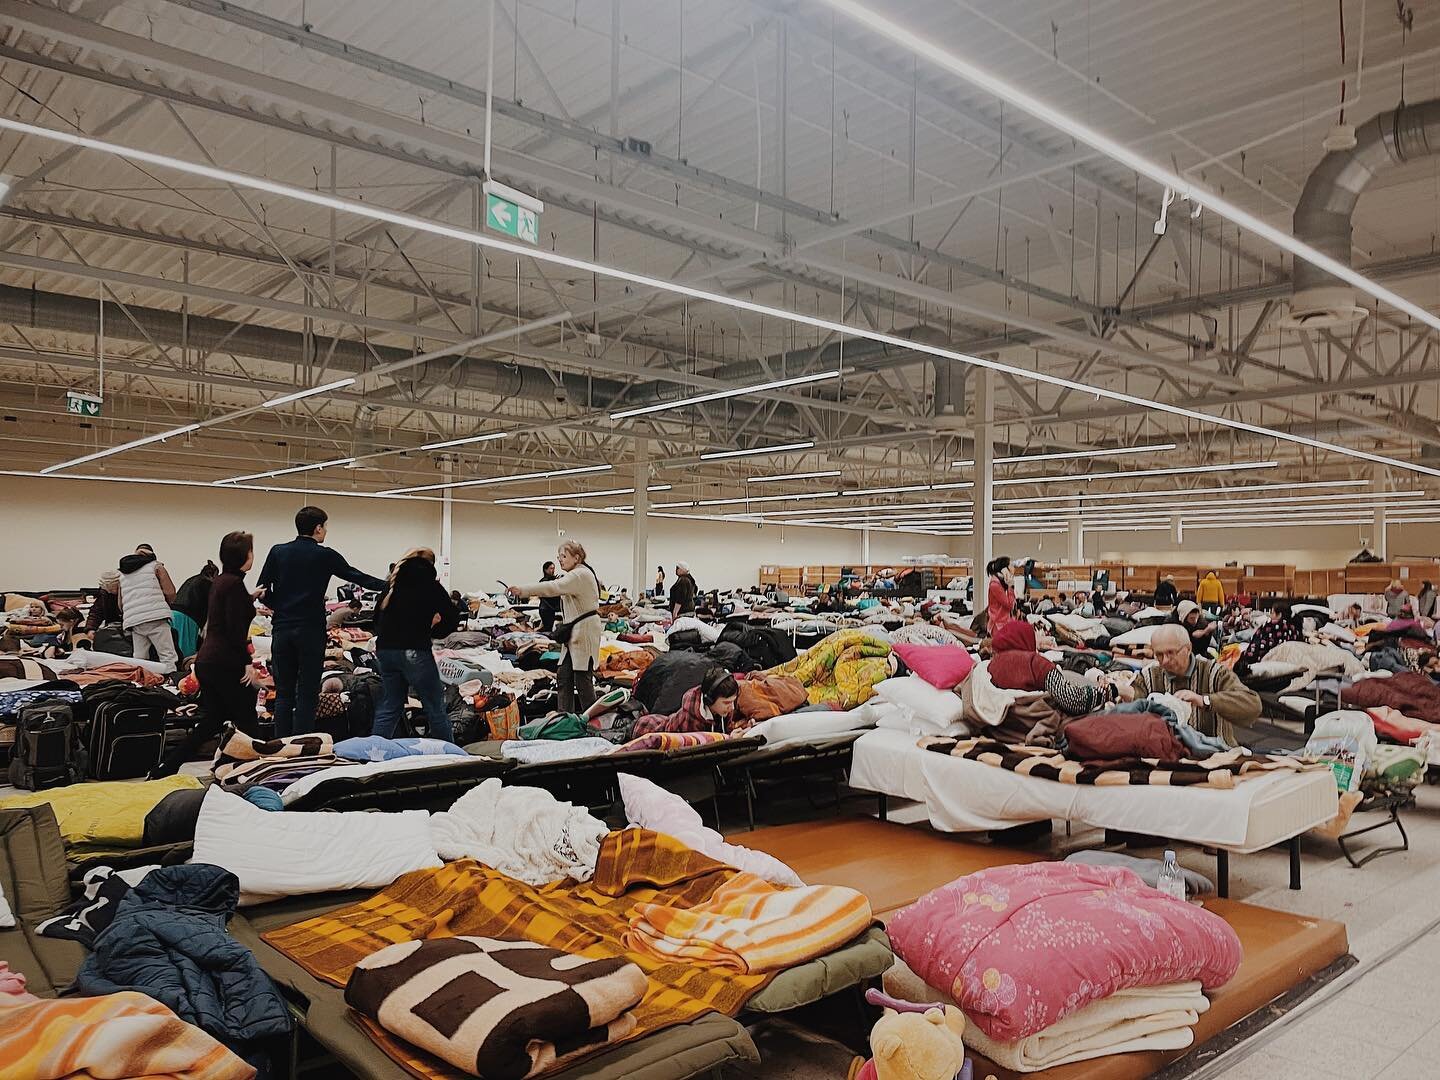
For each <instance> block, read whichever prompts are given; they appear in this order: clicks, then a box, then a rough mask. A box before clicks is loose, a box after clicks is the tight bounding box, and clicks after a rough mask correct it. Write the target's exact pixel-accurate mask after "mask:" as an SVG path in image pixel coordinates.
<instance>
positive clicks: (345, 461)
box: [212, 457, 355, 484]
mask: <svg viewBox="0 0 1440 1080" xmlns="http://www.w3.org/2000/svg"><path fill="white" fill-rule="evenodd" d="M354 460H355V459H354V458H353V457H342V458H335V459H334V460H333V461H316V462H314V463H312V464H310V465H291V466H290V467H289V468H288V469H271V470H270V471H269V472H257V473H248V474H246V475H245V476H230V477H226V478H225V479H224V480H214V481H212V483H215V484H238V483H239V482H240V481H242V480H264V479H265V478H266V477H269V476H289V475H290V474H291V473H298V472H309V471H310V470H311V469H328V468H330V466H332V465H349V464H350V462H352V461H354Z"/></svg>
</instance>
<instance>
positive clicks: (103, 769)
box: [90, 701, 166, 780]
mask: <svg viewBox="0 0 1440 1080" xmlns="http://www.w3.org/2000/svg"><path fill="white" fill-rule="evenodd" d="M165 717H166V710H165V708H164V707H163V706H160V705H148V704H147V705H134V704H128V703H126V702H124V701H106V702H102V703H100V704H98V705H96V706H95V711H94V713H93V714H92V716H91V718H90V776H91V777H92V778H93V779H95V780H133V779H135V778H137V777H143V776H145V775H146V774H147V773H149V772H150V770H151V769H154V768H155V767H156V766H158V765H159V764H160V762H161V760H162V758H163V757H164V756H165V727H166V724H165Z"/></svg>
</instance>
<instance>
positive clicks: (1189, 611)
mask: <svg viewBox="0 0 1440 1080" xmlns="http://www.w3.org/2000/svg"><path fill="white" fill-rule="evenodd" d="M1171 620H1172V621H1173V622H1174V623H1175V624H1176V625H1177V626H1183V627H1185V630H1186V632H1187V633H1188V634H1189V635H1190V647H1191V648H1192V649H1194V650H1195V651H1196V652H1200V653H1203V652H1207V651H1209V650H1210V649H1211V648H1212V647H1213V646H1214V645H1215V627H1216V625H1217V624H1215V623H1213V622H1211V621H1210V620H1209V619H1208V618H1207V617H1206V615H1205V612H1203V611H1201V610H1200V605H1199V604H1197V603H1195V601H1194V600H1181V601H1180V603H1179V604H1178V605H1177V606H1176V608H1175V614H1174V615H1172V616H1171Z"/></svg>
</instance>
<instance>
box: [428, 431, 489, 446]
mask: <svg viewBox="0 0 1440 1080" xmlns="http://www.w3.org/2000/svg"><path fill="white" fill-rule="evenodd" d="M509 437H510V432H508V431H492V432H489V433H488V434H485V435H469V436H467V437H465V438H463V439H446V440H445V441H444V442H432V443H426V444H425V445H424V446H422V447H420V449H421V450H444V449H445V448H446V447H447V446H465V445H467V444H469V443H479V442H490V441H492V440H494V439H508V438H509Z"/></svg>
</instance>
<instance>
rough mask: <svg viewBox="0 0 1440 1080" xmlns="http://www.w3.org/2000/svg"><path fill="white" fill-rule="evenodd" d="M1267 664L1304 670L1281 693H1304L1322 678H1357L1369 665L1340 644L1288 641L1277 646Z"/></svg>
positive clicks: (1272, 650)
mask: <svg viewBox="0 0 1440 1080" xmlns="http://www.w3.org/2000/svg"><path fill="white" fill-rule="evenodd" d="M1265 662H1266V663H1267V664H1276V663H1278V664H1297V665H1299V666H1300V667H1301V668H1302V669H1303V670H1301V671H1300V672H1299V673H1298V674H1296V676H1295V677H1294V678H1293V679H1292V680H1291V681H1290V683H1289V684H1288V685H1287V686H1286V687H1285V689H1283V690H1281V691H1280V693H1282V694H1293V693H1295V692H1296V691H1297V690H1303V689H1305V687H1307V686H1309V685H1310V684H1311V683H1313V682H1314V681H1315V680H1316V679H1318V678H1320V676H1322V675H1337V676H1339V677H1340V678H1342V679H1353V678H1355V676H1357V675H1363V674H1365V665H1364V664H1362V663H1361V662H1360V661H1359V660H1358V659H1356V657H1355V654H1354V653H1352V652H1349V651H1348V650H1346V649H1342V648H1340V647H1339V646H1337V645H1311V644H1310V643H1309V642H1307V641H1286V642H1283V643H1282V644H1279V645H1276V646H1275V647H1274V648H1273V649H1271V650H1270V651H1269V652H1268V653H1266V654H1265Z"/></svg>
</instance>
